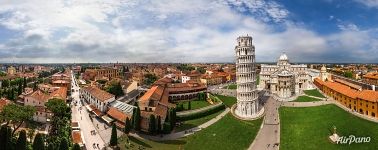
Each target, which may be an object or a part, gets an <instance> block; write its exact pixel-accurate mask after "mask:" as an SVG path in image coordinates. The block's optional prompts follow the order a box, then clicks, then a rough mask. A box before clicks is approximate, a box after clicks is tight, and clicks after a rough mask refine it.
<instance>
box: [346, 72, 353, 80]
mask: <svg viewBox="0 0 378 150" xmlns="http://www.w3.org/2000/svg"><path fill="white" fill-rule="evenodd" d="M344 77H347V78H353V73H352V72H351V71H346V72H344Z"/></svg>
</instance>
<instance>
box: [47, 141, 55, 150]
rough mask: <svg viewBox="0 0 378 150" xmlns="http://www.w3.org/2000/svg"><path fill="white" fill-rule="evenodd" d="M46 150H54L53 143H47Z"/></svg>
mask: <svg viewBox="0 0 378 150" xmlns="http://www.w3.org/2000/svg"><path fill="white" fill-rule="evenodd" d="M47 149H48V150H54V149H55V143H49V145H47Z"/></svg>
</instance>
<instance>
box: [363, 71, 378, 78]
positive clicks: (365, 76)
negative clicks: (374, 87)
mask: <svg viewBox="0 0 378 150" xmlns="http://www.w3.org/2000/svg"><path fill="white" fill-rule="evenodd" d="M363 77H364V78H369V79H376V80H378V72H374V73H368V74H366V75H364V76H363Z"/></svg>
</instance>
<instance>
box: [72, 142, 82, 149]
mask: <svg viewBox="0 0 378 150" xmlns="http://www.w3.org/2000/svg"><path fill="white" fill-rule="evenodd" d="M72 150H81V148H80V145H79V144H77V143H75V144H74V145H73V147H72Z"/></svg>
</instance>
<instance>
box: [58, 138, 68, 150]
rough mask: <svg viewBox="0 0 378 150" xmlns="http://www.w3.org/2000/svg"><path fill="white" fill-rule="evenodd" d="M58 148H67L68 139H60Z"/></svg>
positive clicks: (66, 149)
mask: <svg viewBox="0 0 378 150" xmlns="http://www.w3.org/2000/svg"><path fill="white" fill-rule="evenodd" d="M59 150H68V141H67V139H66V138H63V139H62V140H60V145H59Z"/></svg>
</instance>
